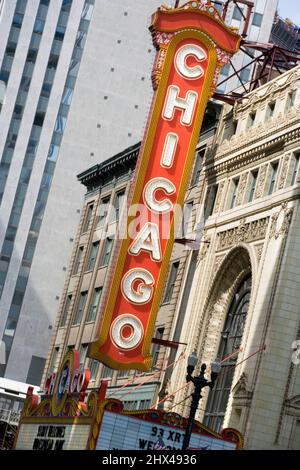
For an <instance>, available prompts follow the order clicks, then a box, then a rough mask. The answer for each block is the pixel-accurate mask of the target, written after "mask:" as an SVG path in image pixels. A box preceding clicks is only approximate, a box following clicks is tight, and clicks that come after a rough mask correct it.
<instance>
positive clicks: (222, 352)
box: [204, 276, 251, 432]
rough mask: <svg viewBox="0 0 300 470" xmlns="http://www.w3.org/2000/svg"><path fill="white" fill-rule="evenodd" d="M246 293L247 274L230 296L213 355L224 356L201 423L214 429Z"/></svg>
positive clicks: (219, 417)
mask: <svg viewBox="0 0 300 470" xmlns="http://www.w3.org/2000/svg"><path fill="white" fill-rule="evenodd" d="M250 296H251V276H248V277H247V278H245V279H244V280H243V281H242V283H241V284H240V286H239V287H238V289H237V292H236V294H235V296H234V297H233V300H232V303H231V305H230V308H229V311H228V314H227V318H226V321H225V326H224V331H222V332H221V342H220V346H219V350H218V354H217V357H218V358H219V360H223V359H224V358H228V359H227V360H226V361H224V362H222V373H221V374H220V375H219V377H218V379H217V381H216V383H215V386H214V388H213V389H212V390H211V391H210V392H209V396H208V400H207V406H206V410H205V415H204V424H205V425H206V426H209V427H210V428H211V429H213V430H214V431H215V432H219V431H220V430H221V428H222V424H223V420H224V416H225V412H226V408H227V402H228V398H229V394H230V390H231V386H232V380H233V375H234V371H235V365H236V363H237V359H238V355H237V354H233V353H236V352H237V351H238V350H239V348H240V347H241V341H242V337H243V333H244V327H245V322H246V317H247V312H248V309H249V303H250Z"/></svg>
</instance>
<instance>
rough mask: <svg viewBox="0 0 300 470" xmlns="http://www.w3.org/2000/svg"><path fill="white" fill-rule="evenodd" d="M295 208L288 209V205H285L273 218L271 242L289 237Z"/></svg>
mask: <svg viewBox="0 0 300 470" xmlns="http://www.w3.org/2000/svg"><path fill="white" fill-rule="evenodd" d="M293 212H294V208H293V207H291V208H288V207H287V203H286V202H285V203H283V204H282V206H281V210H280V211H279V212H277V213H276V214H274V215H273V216H272V218H271V228H270V240H271V239H272V238H275V240H277V238H279V237H280V236H281V235H283V236H284V237H287V235H288V233H289V229H290V225H291V221H292V217H293Z"/></svg>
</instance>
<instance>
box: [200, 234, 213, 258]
mask: <svg viewBox="0 0 300 470" xmlns="http://www.w3.org/2000/svg"><path fill="white" fill-rule="evenodd" d="M210 241H211V238H210V236H206V237H204V240H203V242H202V244H203V247H202V250H201V252H200V255H199V261H203V260H204V259H205V258H206V255H207V253H208V250H209V247H210Z"/></svg>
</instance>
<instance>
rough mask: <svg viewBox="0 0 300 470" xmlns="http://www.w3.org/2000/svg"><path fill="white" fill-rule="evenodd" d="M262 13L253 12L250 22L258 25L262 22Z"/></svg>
mask: <svg viewBox="0 0 300 470" xmlns="http://www.w3.org/2000/svg"><path fill="white" fill-rule="evenodd" d="M262 19H263V15H262V14H261V13H254V15H253V20H252V24H253V25H254V26H258V27H260V26H261V24H262Z"/></svg>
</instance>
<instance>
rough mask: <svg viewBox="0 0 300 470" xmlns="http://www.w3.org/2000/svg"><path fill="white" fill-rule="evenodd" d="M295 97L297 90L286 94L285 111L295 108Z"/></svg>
mask: <svg viewBox="0 0 300 470" xmlns="http://www.w3.org/2000/svg"><path fill="white" fill-rule="evenodd" d="M296 96H297V90H293V91H291V93H289V94H288V97H287V102H286V108H287V109H289V108H292V107H293V106H295V102H296Z"/></svg>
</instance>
